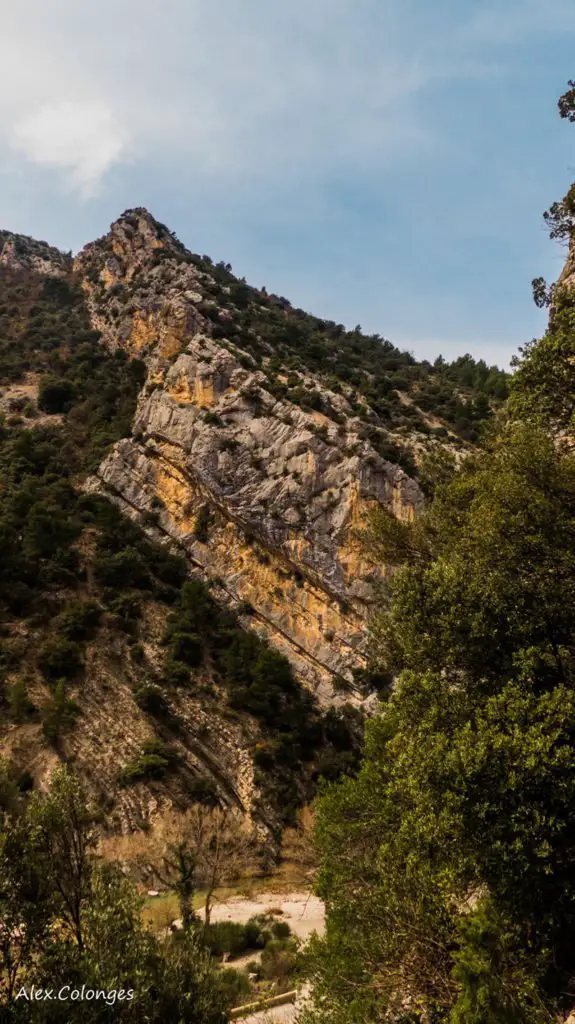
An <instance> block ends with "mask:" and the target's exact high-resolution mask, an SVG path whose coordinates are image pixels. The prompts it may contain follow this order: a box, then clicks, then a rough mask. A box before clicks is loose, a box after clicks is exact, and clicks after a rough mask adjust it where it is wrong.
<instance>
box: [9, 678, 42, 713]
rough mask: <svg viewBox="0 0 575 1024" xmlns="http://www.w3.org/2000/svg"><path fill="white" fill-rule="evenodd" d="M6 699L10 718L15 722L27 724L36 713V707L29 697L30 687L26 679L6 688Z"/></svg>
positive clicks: (17, 680) (16, 681) (18, 680)
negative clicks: (27, 720) (28, 719)
mask: <svg viewBox="0 0 575 1024" xmlns="http://www.w3.org/2000/svg"><path fill="white" fill-rule="evenodd" d="M6 699H7V701H8V708H9V711H10V717H11V718H12V719H13V721H15V722H25V721H26V719H27V718H29V717H30V716H31V715H32V714H33V713H34V711H35V708H34V705H33V703H32V701H31V700H30V698H29V696H28V686H27V683H26V680H25V679H16V680H15V682H13V683H12V684H11V685H10V686H8V687H7V688H6Z"/></svg>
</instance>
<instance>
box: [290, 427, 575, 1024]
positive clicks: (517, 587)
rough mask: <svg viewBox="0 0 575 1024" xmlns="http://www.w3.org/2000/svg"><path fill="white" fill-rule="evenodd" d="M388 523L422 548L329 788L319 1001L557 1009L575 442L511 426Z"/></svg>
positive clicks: (400, 592)
mask: <svg viewBox="0 0 575 1024" xmlns="http://www.w3.org/2000/svg"><path fill="white" fill-rule="evenodd" d="M374 531H375V537H376V541H377V537H378V534H377V520H376V522H375V527H374ZM379 539H380V541H381V545H382V550H385V549H386V547H389V545H390V543H391V544H395V545H396V546H397V543H398V541H399V549H400V552H402V553H403V557H407V558H408V559H409V562H408V563H407V564H406V565H405V566H404V567H402V568H400V569H399V570H398V571H397V572H396V574H395V578H394V581H393V584H392V592H391V601H390V604H389V606H388V607H387V608H386V609H385V612H384V614H383V615H382V617H381V620H380V621H379V623H378V624H376V626H375V627H374V644H375V656H376V664H377V666H378V667H379V669H380V670H383V671H385V672H387V673H388V674H389V675H394V674H395V677H396V678H395V683H394V685H393V688H392V691H391V694H390V696H389V698H388V700H387V702H386V703H385V705H383V707H382V712H381V714H380V716H379V717H376V718H375V719H374V720H373V721H371V722H370V723H369V726H368V728H367V734H366V748H365V757H364V761H363V765H362V768H361V771H360V773H359V776H358V777H357V778H349V779H345V780H344V781H343V782H342V783H341V784H339V785H338V786H336V787H334V788H332V789H330V790H329V791H328V792H327V793H326V794H325V795H324V796H323V798H322V799H321V800H320V802H319V809H318V826H317V844H318V852H319V856H320V863H321V868H320V875H319V883H318V891H319V892H320V894H321V895H322V896H323V897H324V899H325V900H326V903H327V906H328V927H327V936H326V939H325V940H323V941H318V942H316V943H315V947H314V950H313V958H312V965H313V966H312V974H313V980H314V990H315V993H316V1003H315V1010H314V1011H312V1012H311V1014H310V1016H311V1017H313V1018H314V1019H315V1020H318V1021H321V1022H323V1021H328V1020H329V1021H334V1022H335V1021H340V1020H341V1021H346V1022H351V1021H354V1022H355V1021H357V1022H358V1024H359V1021H365V1020H375V1019H377V1020H382V1021H390V1022H391V1021H393V1022H395V1021H399V1020H402V1021H403V1020H405V1022H407V1021H410V1022H412V1021H413V1022H414V1021H418V1022H422V1024H423V1022H424V1021H434V1022H449V1024H491V1022H493V1024H495V1022H500V1021H501V1022H505V1021H509V1022H514V1024H519V1022H521V1024H535V1022H537V1024H539V1022H551V1021H552V1020H554V1019H555V1017H554V1014H556V1013H557V1012H558V1011H559V1009H560V1008H561V1006H562V1005H563V1004H562V1000H563V999H564V996H563V995H562V994H563V993H565V992H566V991H568V985H569V978H570V977H571V976H572V974H573V972H574V971H575V955H574V953H573V948H572V941H571V935H572V932H573V928H574V927H575V853H574V852H573V851H575V842H574V840H575V830H574V826H573V822H574V821H575V752H574V748H573V735H575V685H574V683H575V674H574V663H573V652H574V649H575V644H574V639H575V631H574V626H575V611H574V609H575V600H574V598H575V455H571V454H569V453H565V452H562V451H561V450H559V449H558V448H557V447H556V446H555V445H554V444H553V441H552V440H551V438H549V437H548V436H547V435H546V434H545V432H544V431H542V430H541V429H538V428H536V427H533V426H531V425H524V424H517V423H516V424H512V425H509V426H507V427H504V428H502V429H501V430H500V432H499V433H498V434H496V435H494V436H493V437H492V438H491V439H490V441H489V444H488V445H487V447H486V449H485V450H484V451H482V452H480V453H478V455H477V456H476V457H475V458H473V459H468V460H467V461H466V462H465V463H464V465H463V466H462V468H461V469H460V471H459V472H458V473H457V474H456V476H455V477H454V478H453V479H452V481H451V482H449V483H447V484H443V485H440V486H438V488H437V490H436V494H435V500H434V502H433V505H432V506H431V509H430V511H429V512H428V513H427V515H426V516H424V517H423V519H422V520H420V521H419V522H418V523H417V524H416V525H414V526H412V527H406V528H402V529H401V531H400V533H399V537H398V536H397V531H395V532H394V531H391V530H389V529H388V528H387V521H385V527H384V529H383V530H382V531H381V533H380V535H379ZM402 1014H403V1016H402Z"/></svg>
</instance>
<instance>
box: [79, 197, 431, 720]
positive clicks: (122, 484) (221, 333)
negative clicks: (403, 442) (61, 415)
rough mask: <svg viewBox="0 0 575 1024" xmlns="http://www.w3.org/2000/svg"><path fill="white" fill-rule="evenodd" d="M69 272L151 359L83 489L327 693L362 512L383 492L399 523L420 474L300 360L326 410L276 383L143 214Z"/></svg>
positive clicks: (96, 311) (349, 637)
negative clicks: (125, 417)
mask: <svg viewBox="0 0 575 1024" xmlns="http://www.w3.org/2000/svg"><path fill="white" fill-rule="evenodd" d="M74 268H75V270H76V272H77V273H78V274H79V275H81V278H82V281H83V286H84V288H85V291H86V295H87V300H88V306H89V309H90V314H91V317H92V321H93V324H94V326H95V327H96V328H97V329H99V330H100V331H101V332H102V334H103V337H104V339H105V340H106V341H107V342H108V343H109V344H110V345H111V346H113V347H121V348H123V349H125V350H126V351H127V352H128V353H129V354H131V355H138V356H139V358H141V359H144V360H145V362H146V364H147V368H148V374H147V380H146V383H145V385H144V388H143V390H142V392H141V395H140V398H139V402H138V408H137V413H136V417H135V420H134V425H133V430H132V436H131V437H128V438H126V439H124V440H122V441H120V442H118V443H117V444H116V445H115V446H114V448H113V449H112V451H111V452H110V454H109V455H108V456H107V457H106V458H105V459H104V461H103V463H102V465H101V466H100V468H99V470H98V472H97V474H96V475H95V476H94V477H93V478H91V479H90V481H89V482H88V487H89V488H90V489H93V490H99V491H102V492H105V493H106V494H108V495H109V496H111V497H112V498H113V499H114V500H115V501H117V502H118V504H119V505H120V506H121V507H122V508H123V509H125V510H126V511H127V513H128V514H129V515H131V516H132V517H133V518H135V519H137V520H139V521H140V522H141V523H142V525H144V526H145V528H146V529H148V530H149V531H151V532H152V533H155V534H157V533H158V532H159V533H160V534H162V535H164V536H165V535H167V536H169V537H171V538H173V540H174V541H176V542H177V544H178V545H179V546H180V547H181V548H182V549H183V550H184V551H185V553H186V555H187V558H188V559H189V562H190V565H191V566H192V567H193V568H195V569H196V570H197V571H198V572H200V573H201V574H202V575H203V576H204V577H206V578H209V579H211V580H212V581H213V580H215V581H216V587H215V590H214V594H215V596H216V597H217V598H218V599H219V600H220V601H222V602H224V603H231V604H232V605H233V606H234V607H236V608H238V606H240V611H241V613H242V617H243V621H244V624H245V625H248V626H249V627H250V628H251V629H254V630H255V631H257V632H258V633H260V634H261V635H262V636H265V637H267V638H268V639H269V640H270V641H271V642H272V644H273V645H274V646H276V647H277V648H278V649H280V650H281V651H282V652H283V653H285V654H286V655H287V656H288V657H289V659H290V661H291V662H292V664H293V666H294V668H295V670H296V672H297V674H298V676H299V677H300V679H302V681H304V682H305V683H306V684H307V685H308V686H309V687H310V688H312V689H313V690H315V691H316V692H317V693H318V696H319V698H320V699H321V700H322V701H323V702H330V701H331V700H333V699H334V690H333V683H334V680H335V679H336V677H337V676H344V677H347V678H348V679H351V670H352V669H353V668H354V667H356V666H361V665H362V663H363V653H364V642H365V635H366V630H365V626H366V622H367V620H368V618H369V613H370V606H371V603H372V601H373V597H374V585H375V584H376V583H377V581H378V579H379V578H380V577H381V575H382V571H381V570H378V569H377V568H376V567H375V565H373V564H372V563H371V562H370V561H369V558H368V557H367V556H366V555H365V554H364V553H363V552H362V547H361V543H360V539H359V536H358V531H359V530H360V529H361V527H362V523H363V521H364V517H365V513H366V511H367V510H368V509H369V508H370V506H372V505H373V504H375V503H382V504H383V505H385V506H386V507H387V508H389V509H390V510H392V511H393V512H394V514H395V515H397V516H398V517H400V518H404V519H409V518H410V517H411V516H412V515H413V514H414V512H415V511H416V510H417V509H418V508H420V506H421V504H422V495H421V492H420V489H419V487H418V485H417V483H416V482H415V481H414V480H412V479H411V478H410V477H409V476H407V475H406V473H405V472H404V471H403V470H402V469H400V468H399V467H398V466H397V465H393V464H392V463H390V462H388V461H386V460H385V459H384V458H382V457H381V456H380V455H379V454H378V453H377V452H376V450H375V449H374V447H372V445H371V444H370V442H369V441H368V440H366V439H365V435H364V432H363V431H362V429H361V421H360V420H359V418H358V417H357V416H355V415H354V412H353V411H352V408H351V406H350V403H349V401H348V398H347V397H346V395H345V393H339V394H337V393H335V392H333V391H330V390H329V388H327V387H325V386H324V385H322V384H321V383H320V382H319V381H318V380H315V381H314V380H313V379H312V378H310V377H308V376H307V375H306V374H305V373H303V372H300V373H299V375H298V383H299V384H300V385H301V387H302V388H303V389H306V387H307V389H308V390H309V391H311V390H313V391H314V393H315V395H316V396H318V402H317V404H319V405H320V406H321V410H322V411H319V409H315V410H313V409H305V408H300V407H299V406H298V405H296V404H294V403H293V402H290V401H287V400H286V399H285V398H284V397H282V395H281V391H280V393H279V394H278V388H277V386H275V382H276V381H278V380H279V382H280V383H281V382H282V380H284V379H285V374H286V373H287V371H284V369H283V367H280V369H279V371H278V372H277V376H276V377H275V380H274V376H272V375H270V373H269V372H268V366H269V363H270V361H271V359H272V358H273V352H271V353H270V354H266V352H265V347H263V348H262V349H261V354H259V353H258V354H257V355H256V357H254V354H253V352H254V346H257V345H258V339H257V338H256V339H254V338H248V337H246V336H242V334H241V332H238V330H237V318H236V316H235V310H234V307H233V304H230V302H228V300H227V297H226V296H225V293H226V292H227V293H228V294H229V292H230V288H229V287H227V288H226V287H225V286H224V287H221V286H219V285H218V283H217V280H216V278H215V277H214V276H213V275H212V273H210V272H209V269H208V270H206V269H205V263H204V262H203V261H199V263H198V261H197V259H196V260H195V262H194V258H193V257H191V256H190V254H188V253H187V252H186V250H185V249H184V248H183V247H182V246H181V245H180V243H179V242H177V240H176V239H175V238H174V237H173V236H172V235H171V234H170V232H168V230H167V229H165V228H163V226H161V225H159V224H157V222H156V221H154V219H153V218H152V217H151V216H150V215H149V214H148V213H147V212H146V211H144V210H136V211H131V212H129V213H128V214H126V215H124V216H123V217H122V218H120V220H119V221H118V222H116V224H114V225H113V226H112V229H111V231H110V233H109V235H107V236H105V238H103V239H100V240H99V241H97V242H94V243H92V244H91V245H89V246H87V247H86V248H85V249H84V250H83V251H82V252H81V253H80V254H79V256H78V257H77V258H76V260H75V264H74ZM216 277H217V275H216ZM218 290H219V292H220V296H221V295H224V297H225V298H226V301H225V304H221V305H220V306H219V311H218V318H219V323H220V325H219V326H218V327H217V330H214V319H215V318H214V294H215V293H216V306H217V305H218V298H217V293H218ZM262 301H264V300H263V299H262ZM220 302H221V298H220ZM237 312H238V317H239V309H238V311H237ZM232 339H233V340H232ZM383 575H385V570H383ZM336 699H337V698H336Z"/></svg>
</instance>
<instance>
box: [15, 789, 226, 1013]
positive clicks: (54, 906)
mask: <svg viewBox="0 0 575 1024" xmlns="http://www.w3.org/2000/svg"><path fill="white" fill-rule="evenodd" d="M2 781H3V789H2V793H1V794H0V795H1V797H2V805H3V806H2V811H0V814H1V816H2V821H1V824H2V829H1V831H0V878H1V882H0V1015H1V1019H2V1021H3V1022H4V1021H5V1022H6V1024H8V1022H12V1021H14V1022H15V1024H16V1022H18V1021H22V1022H26V1024H58V1022H62V1024H64V1022H65V1024H74V1022H76V1021H78V1022H80V1021H81V1022H82V1024H108V1022H111V1021H126V1022H133V1024H144V1022H146V1024H154V1022H157V1024H160V1022H162V1024H163V1022H165V1021H178V1022H179V1024H223V1021H225V1020H226V1016H227V1015H226V1010H227V1008H228V1007H229V1005H230V994H231V996H232V999H233V995H234V993H233V992H232V993H228V991H227V986H226V982H225V972H224V974H216V973H215V971H214V969H213V967H212V966H211V965H210V962H209V957H208V954H207V950H206V948H205V947H204V943H203V941H202V936H201V933H200V932H199V931H198V930H193V931H192V930H188V931H184V932H183V933H181V934H179V935H174V936H170V937H169V938H166V939H157V938H155V937H154V936H153V935H152V933H151V932H150V931H147V930H146V929H145V928H144V927H143V925H142V919H141V901H140V899H139V898H138V896H137V894H136V891H135V889H134V888H133V886H132V884H131V883H130V882H129V881H128V880H127V879H126V878H125V877H124V875H123V874H122V871H121V870H120V868H119V867H118V866H116V865H114V864H112V863H101V862H100V861H99V859H98V858H97V857H96V856H95V845H96V835H95V832H94V829H93V824H94V822H93V816H92V813H91V811H90V809H89V807H88V806H87V804H86V800H85V797H84V795H83V793H82V790H81V787H80V786H79V783H78V781H77V779H75V778H74V777H73V776H72V775H71V774H69V773H68V772H67V770H66V769H59V770H58V771H57V772H56V773H55V775H54V777H53V780H52V789H51V793H50V795H49V796H48V797H46V798H40V797H37V796H34V797H33V798H32V800H31V801H29V802H28V804H27V805H26V806H25V807H24V806H22V802H21V800H20V799H19V797H18V794H17V792H16V791H15V790H14V789H11V788H10V780H9V777H7V775H6V773H4V775H3V776H2ZM32 985H34V986H35V988H36V991H38V989H42V990H43V991H44V992H46V991H48V992H52V998H48V999H42V998H40V999H39V1000H38V1001H36V1000H34V999H33V998H31V997H30V992H31V986H32ZM82 986H84V998H83V999H80V998H79V996H80V992H81V991H82ZM228 987H229V986H228ZM74 992H75V993H76V994H75V995H74V994H73V993H74ZM98 993H99V994H98ZM120 993H121V994H120Z"/></svg>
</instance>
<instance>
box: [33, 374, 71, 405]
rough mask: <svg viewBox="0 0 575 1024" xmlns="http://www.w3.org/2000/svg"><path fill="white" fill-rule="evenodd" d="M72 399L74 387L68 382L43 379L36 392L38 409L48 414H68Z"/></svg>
mask: <svg viewBox="0 0 575 1024" xmlns="http://www.w3.org/2000/svg"><path fill="white" fill-rule="evenodd" d="M74 397H75V389H74V385H73V384H71V383H70V381H69V380H62V379H61V378H60V379H59V378H58V377H45V378H44V380H43V381H42V382H41V384H40V390H39V392H38V408H39V409H42V410H43V411H44V412H48V413H62V412H68V410H69V409H70V408H71V406H72V405H73V402H74Z"/></svg>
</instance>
